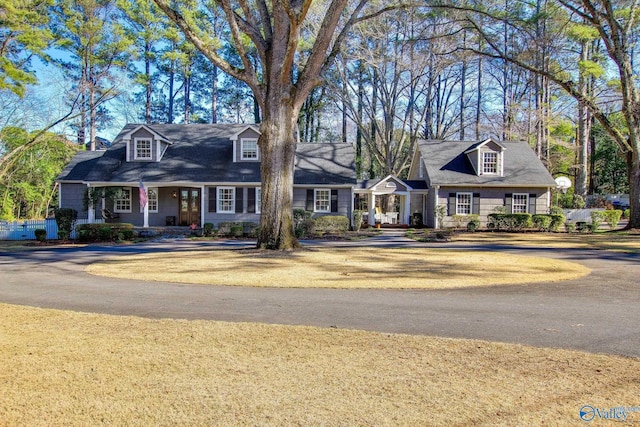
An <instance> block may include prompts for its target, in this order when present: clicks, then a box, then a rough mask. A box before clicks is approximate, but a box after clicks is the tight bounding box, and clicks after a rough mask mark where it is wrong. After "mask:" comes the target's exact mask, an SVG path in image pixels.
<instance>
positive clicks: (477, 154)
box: [464, 139, 505, 176]
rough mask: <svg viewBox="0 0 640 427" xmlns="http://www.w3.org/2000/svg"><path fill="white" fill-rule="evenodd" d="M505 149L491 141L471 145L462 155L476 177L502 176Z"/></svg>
mask: <svg viewBox="0 0 640 427" xmlns="http://www.w3.org/2000/svg"><path fill="white" fill-rule="evenodd" d="M504 151H505V147H504V146H503V145H501V144H499V143H497V142H496V141H494V140H492V139H486V140H484V141H481V142H478V143H477V144H474V145H472V146H471V147H470V148H469V149H468V150H467V151H465V152H464V154H465V155H466V156H467V158H468V159H469V162H470V163H471V165H472V166H473V169H474V171H475V173H476V175H478V176H481V175H495V176H504Z"/></svg>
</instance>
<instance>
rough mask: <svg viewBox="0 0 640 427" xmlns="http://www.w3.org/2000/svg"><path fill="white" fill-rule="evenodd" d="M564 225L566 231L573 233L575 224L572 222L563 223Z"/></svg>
mask: <svg viewBox="0 0 640 427" xmlns="http://www.w3.org/2000/svg"><path fill="white" fill-rule="evenodd" d="M564 227H565V228H566V229H567V233H573V232H575V231H576V225H575V224H574V223H573V222H567V223H565V224H564Z"/></svg>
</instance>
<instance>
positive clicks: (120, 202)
mask: <svg viewBox="0 0 640 427" xmlns="http://www.w3.org/2000/svg"><path fill="white" fill-rule="evenodd" d="M113 211H114V212H118V213H130V212H131V187H125V188H122V189H120V191H118V192H117V193H116V195H115V197H114V199H113Z"/></svg>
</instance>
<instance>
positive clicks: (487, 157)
mask: <svg viewBox="0 0 640 427" xmlns="http://www.w3.org/2000/svg"><path fill="white" fill-rule="evenodd" d="M482 173H483V174H493V175H495V174H497V173H498V153H496V152H495V151H485V152H484V153H482Z"/></svg>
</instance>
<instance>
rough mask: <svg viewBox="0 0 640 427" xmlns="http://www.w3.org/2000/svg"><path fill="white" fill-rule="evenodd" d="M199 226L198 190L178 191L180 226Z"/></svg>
mask: <svg viewBox="0 0 640 427" xmlns="http://www.w3.org/2000/svg"><path fill="white" fill-rule="evenodd" d="M191 224H195V225H197V226H200V225H201V224H200V189H199V188H181V189H180V225H182V226H186V225H187V226H188V225H191Z"/></svg>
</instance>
